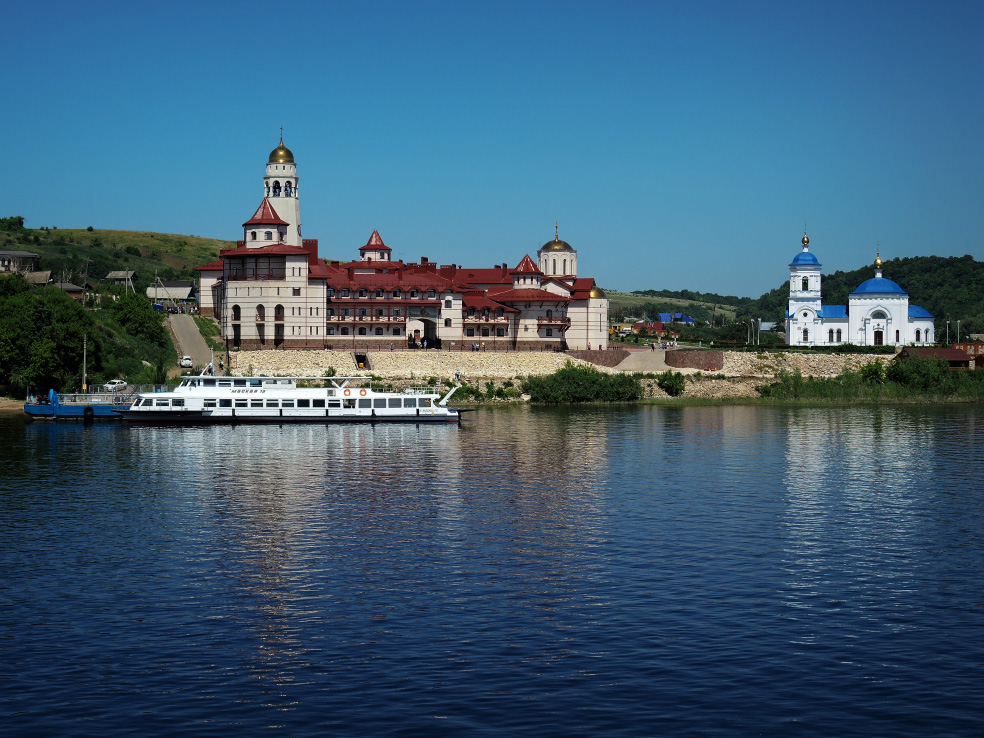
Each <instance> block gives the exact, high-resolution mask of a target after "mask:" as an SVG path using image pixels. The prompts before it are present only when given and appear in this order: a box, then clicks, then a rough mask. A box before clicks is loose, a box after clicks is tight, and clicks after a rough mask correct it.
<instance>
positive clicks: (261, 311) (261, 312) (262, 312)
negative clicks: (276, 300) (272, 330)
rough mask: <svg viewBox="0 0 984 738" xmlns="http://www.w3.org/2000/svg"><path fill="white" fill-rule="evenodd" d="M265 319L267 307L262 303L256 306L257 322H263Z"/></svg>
mask: <svg viewBox="0 0 984 738" xmlns="http://www.w3.org/2000/svg"><path fill="white" fill-rule="evenodd" d="M264 320H266V308H264V307H263V306H262V305H257V306H256V322H257V323H262V322H263V321H264Z"/></svg>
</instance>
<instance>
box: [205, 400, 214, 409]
mask: <svg viewBox="0 0 984 738" xmlns="http://www.w3.org/2000/svg"><path fill="white" fill-rule="evenodd" d="M205 407H207V408H209V407H215V398H210V399H207V400H205Z"/></svg>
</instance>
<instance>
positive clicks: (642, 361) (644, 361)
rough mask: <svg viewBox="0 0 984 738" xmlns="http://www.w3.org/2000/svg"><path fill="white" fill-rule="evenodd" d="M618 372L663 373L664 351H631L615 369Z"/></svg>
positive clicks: (664, 363) (664, 368)
mask: <svg viewBox="0 0 984 738" xmlns="http://www.w3.org/2000/svg"><path fill="white" fill-rule="evenodd" d="M615 368H616V369H618V370H619V371H620V372H665V371H666V370H667V369H669V368H670V367H668V366H667V365H666V351H664V350H663V349H656V350H655V351H649V350H648V349H647V350H645V351H633V352H632V353H631V354H629V355H628V356H627V357H626V358H625V359H623V360H622V363H621V364H619V365H618V366H617V367H615Z"/></svg>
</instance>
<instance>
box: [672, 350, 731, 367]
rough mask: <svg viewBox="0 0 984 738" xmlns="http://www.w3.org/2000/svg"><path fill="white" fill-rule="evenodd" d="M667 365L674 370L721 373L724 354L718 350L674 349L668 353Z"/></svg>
mask: <svg viewBox="0 0 984 738" xmlns="http://www.w3.org/2000/svg"><path fill="white" fill-rule="evenodd" d="M665 360H666V365H667V366H672V367H673V368H674V369H700V370H701V371H720V370H721V369H722V368H723V367H724V352H723V351H718V350H716V349H674V350H672V351H667V352H666V357H665Z"/></svg>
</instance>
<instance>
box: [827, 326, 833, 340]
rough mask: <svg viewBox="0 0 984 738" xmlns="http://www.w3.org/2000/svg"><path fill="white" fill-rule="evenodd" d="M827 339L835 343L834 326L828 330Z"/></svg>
mask: <svg viewBox="0 0 984 738" xmlns="http://www.w3.org/2000/svg"><path fill="white" fill-rule="evenodd" d="M827 341H828V342H830V343H833V342H834V329H833V328H831V329H830V330H829V331H827Z"/></svg>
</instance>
